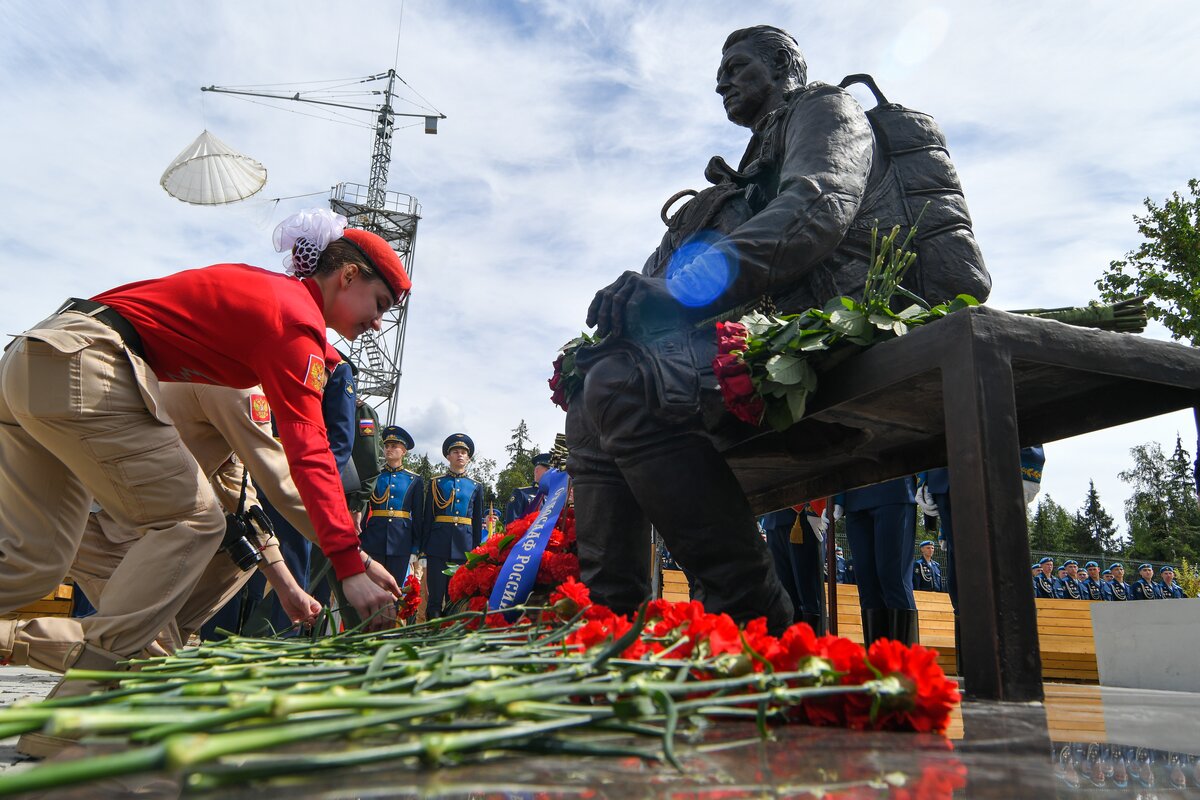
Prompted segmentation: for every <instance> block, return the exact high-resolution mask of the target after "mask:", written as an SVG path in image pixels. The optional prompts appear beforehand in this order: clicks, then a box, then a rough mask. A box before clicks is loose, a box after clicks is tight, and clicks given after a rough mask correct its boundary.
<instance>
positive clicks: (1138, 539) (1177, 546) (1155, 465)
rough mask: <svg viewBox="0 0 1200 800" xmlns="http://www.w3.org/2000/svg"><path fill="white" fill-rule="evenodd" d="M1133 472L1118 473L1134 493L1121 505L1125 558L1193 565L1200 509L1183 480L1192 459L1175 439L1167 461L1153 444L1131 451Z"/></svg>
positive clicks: (1199, 533) (1198, 547)
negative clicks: (1127, 553)
mask: <svg viewBox="0 0 1200 800" xmlns="http://www.w3.org/2000/svg"><path fill="white" fill-rule="evenodd" d="M1130 455H1132V456H1133V467H1132V468H1131V469H1128V470H1125V471H1123V472H1121V473H1120V478H1121V480H1123V481H1125V482H1127V483H1128V484H1129V485H1130V486H1131V487H1132V489H1133V493H1132V494H1131V495H1130V497H1129V499H1128V500H1126V501H1125V520H1126V522H1127V523H1128V525H1129V535H1130V538H1131V539H1132V547H1131V548H1130V556H1131V557H1133V558H1142V559H1146V560H1148V561H1169V562H1172V563H1175V562H1178V561H1179V560H1180V559H1183V558H1189V559H1192V560H1195V559H1196V558H1197V555H1198V554H1200V506H1198V504H1197V502H1196V495H1195V494H1194V492H1193V490H1192V485H1191V483H1190V481H1189V479H1188V476H1189V470H1190V466H1191V455H1190V454H1189V453H1188V452H1187V450H1185V449H1184V448H1183V443H1182V441H1181V440H1180V439H1178V438H1176V441H1175V452H1174V453H1173V454H1172V455H1171V456H1170V457H1169V458H1168V457H1167V455H1166V454H1165V453H1164V452H1163V449H1162V445H1160V444H1158V442H1149V443H1147V444H1144V445H1139V446H1137V447H1135V448H1133V449H1132V450H1130Z"/></svg>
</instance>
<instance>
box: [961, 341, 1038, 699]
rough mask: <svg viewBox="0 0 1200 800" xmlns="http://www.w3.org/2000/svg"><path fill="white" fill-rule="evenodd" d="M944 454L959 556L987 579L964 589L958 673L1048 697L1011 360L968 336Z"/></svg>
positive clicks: (989, 689) (999, 689)
mask: <svg viewBox="0 0 1200 800" xmlns="http://www.w3.org/2000/svg"><path fill="white" fill-rule="evenodd" d="M942 389H943V403H944V407H945V414H946V451H947V452H946V455H947V460H948V461H949V467H950V495H951V502H952V504H953V508H954V529H955V537H954V547H955V560H956V561H957V562H958V564H960V565H962V564H969V565H970V566H971V572H972V574H974V575H979V576H983V577H982V579H981V580H982V581H983V582H982V583H977V584H976V585H975V590H974V591H973V592H971V593H970V595H969V596H966V597H964V598H963V602H962V603H961V604H960V606H961V607H960V609H959V619H960V622H961V624H962V637H961V639H962V648H963V650H962V652H960V654H959V655H960V659H959V660H960V667H961V668H960V670H959V674H960V675H962V676H963V677H964V679H965V684H966V693H967V695H968V696H969V697H976V698H981V699H987V700H1008V701H1016V702H1028V701H1036V700H1041V699H1042V662H1041V654H1040V652H1039V650H1038V637H1037V611H1036V608H1035V606H1034V602H1033V591H1032V589H1031V587H1030V583H1029V571H1028V570H1027V569H1026V567H1027V565H1028V564H1029V534H1028V531H1027V529H1026V524H1025V502H1024V495H1023V492H1022V488H1021V464H1020V455H1019V452H1018V451H1019V444H1018V439H1017V423H1016V407H1015V400H1014V390H1013V376H1012V365H1011V363H1010V361H1009V357H1008V354H1007V353H1005V352H1001V351H999V350H998V349H997V348H996V347H995V345H994V344H989V343H983V346H980V347H978V348H976V347H972V346H971V340H969V339H968V340H966V341H964V342H963V343H962V345H961V346H960V347H956V348H953V349H952V351H951V352H949V353H948V354H947V357H946V360H945V361H944V362H943V365H942Z"/></svg>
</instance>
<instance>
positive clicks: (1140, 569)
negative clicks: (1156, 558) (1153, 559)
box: [1138, 564, 1154, 572]
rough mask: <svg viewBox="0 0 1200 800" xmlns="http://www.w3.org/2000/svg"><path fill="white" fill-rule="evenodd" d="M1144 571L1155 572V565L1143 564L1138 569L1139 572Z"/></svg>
mask: <svg viewBox="0 0 1200 800" xmlns="http://www.w3.org/2000/svg"><path fill="white" fill-rule="evenodd" d="M1144 569H1149V570H1153V569H1154V565H1153V564H1142V565H1141V566H1140V567H1138V572H1141V571H1142V570H1144Z"/></svg>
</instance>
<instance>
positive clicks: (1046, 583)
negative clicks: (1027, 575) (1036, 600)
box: [1033, 556, 1059, 598]
mask: <svg viewBox="0 0 1200 800" xmlns="http://www.w3.org/2000/svg"><path fill="white" fill-rule="evenodd" d="M1042 564H1051V565H1052V564H1054V559H1052V558H1050V557H1049V556H1046V557H1044V558H1042V560H1041V561H1039V562H1038V566H1041V565H1042ZM1033 596H1034V597H1047V598H1054V597H1058V596H1059V587H1058V579H1057V578H1053V577H1051V576H1050V575H1048V574H1047V573H1046V572H1045V570H1041V571H1039V572H1038V574H1037V575H1034V576H1033Z"/></svg>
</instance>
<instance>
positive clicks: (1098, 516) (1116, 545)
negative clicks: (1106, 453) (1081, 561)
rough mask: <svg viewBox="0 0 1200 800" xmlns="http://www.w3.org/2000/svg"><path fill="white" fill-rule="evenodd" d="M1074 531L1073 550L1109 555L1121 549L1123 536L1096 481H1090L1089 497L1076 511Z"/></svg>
mask: <svg viewBox="0 0 1200 800" xmlns="http://www.w3.org/2000/svg"><path fill="white" fill-rule="evenodd" d="M1072 533H1073V539H1074V542H1073V545H1074V546H1073V547H1072V548H1071V549H1072V552H1076V553H1088V554H1092V553H1102V554H1104V555H1108V554H1109V553H1117V552H1119V551H1120V550H1121V544H1122V543H1121V537H1120V536H1119V535H1118V534H1117V527H1116V525H1114V524H1113V518H1112V516H1111V515H1110V514H1109V513H1108V512H1107V511H1105V510H1104V506H1103V505H1102V504H1101V503H1100V493H1099V492H1097V491H1096V483H1095V481H1088V493H1087V497H1086V498H1085V499H1084V501H1083V507H1082V508H1080V509H1079V510H1078V511H1076V512H1075V518H1074V520H1073V525H1072Z"/></svg>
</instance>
